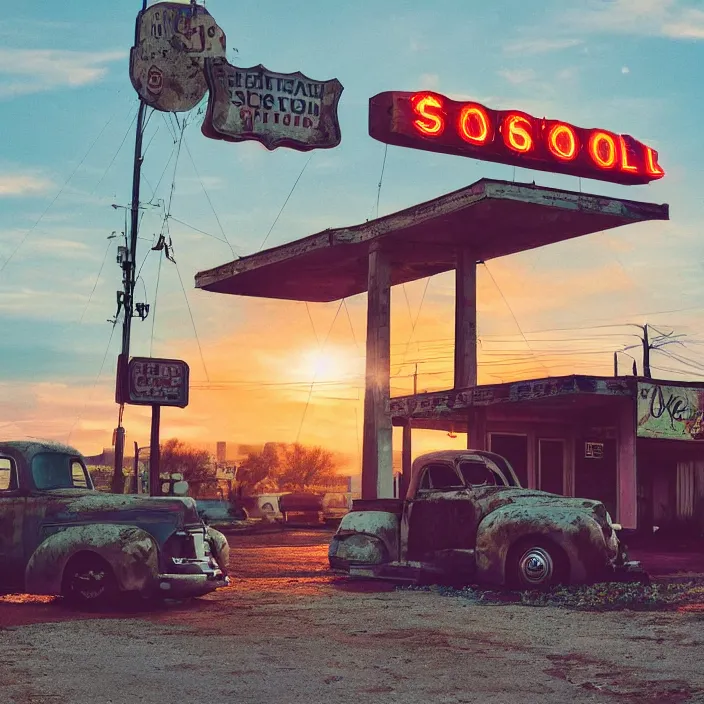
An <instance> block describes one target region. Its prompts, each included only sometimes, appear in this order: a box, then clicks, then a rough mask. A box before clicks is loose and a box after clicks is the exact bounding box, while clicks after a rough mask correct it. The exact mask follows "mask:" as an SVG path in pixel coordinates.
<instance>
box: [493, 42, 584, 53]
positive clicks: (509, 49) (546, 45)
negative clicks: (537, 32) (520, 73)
mask: <svg viewBox="0 0 704 704" xmlns="http://www.w3.org/2000/svg"><path fill="white" fill-rule="evenodd" d="M581 44H584V41H583V40H581V39H569V38H566V39H540V38H538V39H524V40H517V41H513V42H508V43H506V44H504V47H503V49H504V52H505V53H506V54H516V55H521V56H533V55H536V54H549V53H551V52H554V51H564V50H565V49H571V48H572V47H575V46H580V45H581Z"/></svg>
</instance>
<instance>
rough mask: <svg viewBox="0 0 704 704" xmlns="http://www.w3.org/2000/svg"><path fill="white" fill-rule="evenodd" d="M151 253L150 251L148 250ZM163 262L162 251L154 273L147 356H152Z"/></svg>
mask: <svg viewBox="0 0 704 704" xmlns="http://www.w3.org/2000/svg"><path fill="white" fill-rule="evenodd" d="M150 251H151V250H150ZM163 261H164V250H163V249H162V250H160V251H159V268H158V269H157V272H156V288H155V289H154V305H153V306H152V336H151V340H150V341H149V356H150V357H151V356H152V350H153V349H154V326H155V325H156V302H157V298H158V297H159V279H160V278H161V264H162V262H163Z"/></svg>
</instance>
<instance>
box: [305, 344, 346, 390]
mask: <svg viewBox="0 0 704 704" xmlns="http://www.w3.org/2000/svg"><path fill="white" fill-rule="evenodd" d="M358 371H359V364H358V361H357V360H356V359H355V357H354V355H353V354H352V353H351V352H348V351H347V350H344V349H336V348H330V349H326V350H323V351H322V352H320V351H318V350H306V351H304V352H302V353H301V355H300V361H299V364H298V365H297V368H296V370H295V373H296V376H297V377H299V378H302V379H306V380H307V379H310V380H313V379H315V381H318V382H322V381H328V382H329V381H340V380H348V379H350V377H352V376H354V375H355V373H357V372H358Z"/></svg>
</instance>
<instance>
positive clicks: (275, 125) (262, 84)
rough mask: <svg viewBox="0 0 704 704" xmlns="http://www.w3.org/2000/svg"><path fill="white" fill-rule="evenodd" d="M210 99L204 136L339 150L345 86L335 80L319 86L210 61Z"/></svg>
mask: <svg viewBox="0 0 704 704" xmlns="http://www.w3.org/2000/svg"><path fill="white" fill-rule="evenodd" d="M205 75H206V80H207V82H208V88H209V90H210V95H209V99H208V111H207V113H206V116H205V121H204V122H203V127H202V132H203V134H204V135H205V136H206V137H210V138H211V139H222V140H226V141H229V142H243V141H245V140H255V141H257V142H260V143H261V144H263V145H264V146H265V147H266V148H267V149H269V150H274V149H277V148H278V147H288V148H289V149H295V150H297V151H301V152H306V151H311V150H312V149H330V148H332V147H336V146H337V145H338V144H339V143H340V141H341V139H342V137H341V134H340V124H339V121H338V117H337V104H338V102H339V100H340V95H341V94H342V91H343V87H342V84H341V83H340V82H339V81H338V80H337V79H336V78H334V79H332V80H328V81H316V80H313V79H312V78H308V77H307V76H304V75H303V74H302V73H300V72H296V73H274V72H273V71H269V69H267V68H265V67H264V66H262V65H261V64H259V65H258V66H252V67H250V68H238V67H237V66H232V65H230V64H229V63H228V62H227V60H226V59H224V58H213V59H207V60H206V62H205Z"/></svg>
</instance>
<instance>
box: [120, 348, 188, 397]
mask: <svg viewBox="0 0 704 704" xmlns="http://www.w3.org/2000/svg"><path fill="white" fill-rule="evenodd" d="M188 373H189V369H188V364H186V362H184V361H183V360H180V359H157V358H154V357H133V358H132V359H131V360H130V363H129V367H128V371H127V383H128V400H127V403H130V404H132V405H135V406H178V407H179V408H185V407H186V406H187V405H188Z"/></svg>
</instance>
